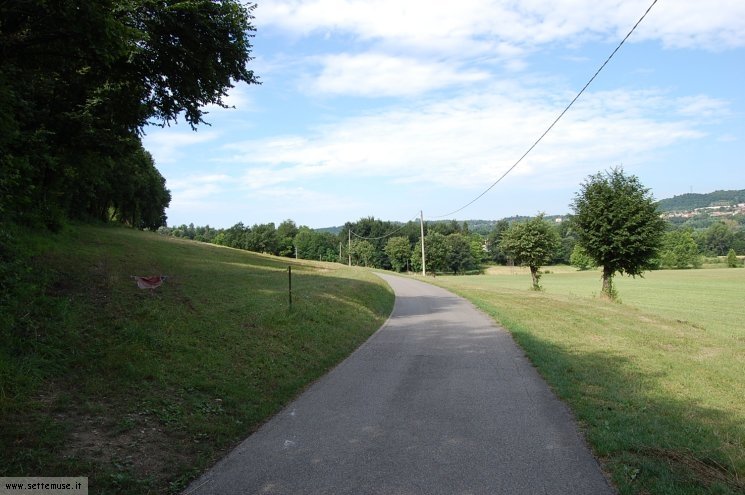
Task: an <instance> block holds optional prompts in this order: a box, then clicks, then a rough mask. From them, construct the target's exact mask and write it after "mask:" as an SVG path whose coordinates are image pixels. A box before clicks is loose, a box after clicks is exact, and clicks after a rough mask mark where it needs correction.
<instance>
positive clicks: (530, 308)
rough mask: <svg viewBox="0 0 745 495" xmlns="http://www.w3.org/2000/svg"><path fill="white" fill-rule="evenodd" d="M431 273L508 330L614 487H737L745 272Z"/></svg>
mask: <svg viewBox="0 0 745 495" xmlns="http://www.w3.org/2000/svg"><path fill="white" fill-rule="evenodd" d="M549 271H551V273H549V274H547V275H545V277H544V279H543V282H544V284H543V285H544V288H545V291H544V292H538V293H537V292H533V291H530V290H528V289H529V285H530V279H529V276H527V275H521V274H520V271H519V270H510V269H509V268H506V269H501V270H492V272H491V273H492V274H491V275H483V276H475V277H438V278H437V279H436V283H437V284H438V285H442V286H444V287H446V288H448V289H451V290H453V291H455V292H457V293H459V294H461V295H463V296H465V297H467V298H468V299H470V300H471V301H473V302H474V304H476V305H477V306H478V307H480V308H481V309H483V310H484V311H485V312H487V313H488V314H490V315H492V316H493V317H494V318H495V319H496V320H497V321H498V322H500V323H501V324H502V325H503V326H505V327H506V328H507V329H509V330H510V332H511V333H512V334H513V336H514V337H515V340H516V341H517V342H518V343H519V344H520V345H521V346H522V348H523V349H524V350H525V352H526V354H527V355H528V356H529V358H530V359H531V361H532V362H533V363H534V364H535V365H536V367H537V368H538V369H539V371H540V372H541V374H542V375H543V376H544V377H545V378H546V380H547V381H548V382H549V384H550V385H551V386H552V387H553V388H554V390H555V391H556V393H557V394H558V395H559V396H560V397H561V398H562V399H563V400H565V401H566V402H567V403H568V404H569V405H570V407H571V408H572V409H573V411H574V413H575V415H576V417H577V419H578V420H579V422H580V425H581V427H582V428H583V429H584V430H585V432H586V435H587V438H588V441H589V442H590V444H591V445H592V447H593V449H594V451H595V453H596V454H597V455H598V456H599V458H600V459H601V461H602V463H603V464H604V466H605V467H606V469H607V470H608V471H609V472H610V474H611V476H612V479H613V481H614V482H615V483H616V485H617V486H618V488H619V490H620V492H621V493H622V494H632V493H633V494H655V495H657V494H670V495H672V494H690V495H694V494H734V493H745V271H743V270H734V269H733V270H719V269H717V270H685V271H661V272H651V273H648V274H647V275H646V276H645V278H644V279H640V278H637V279H628V278H618V279H617V284H616V287H617V289H618V291H619V294H620V297H621V299H622V301H623V302H622V303H621V304H616V303H611V302H607V301H603V300H600V299H599V298H597V297H593V295H594V294H597V293H599V290H600V279H599V276H598V274H597V273H595V272H574V271H571V269H563V268H558V269H557V268H554V267H549Z"/></svg>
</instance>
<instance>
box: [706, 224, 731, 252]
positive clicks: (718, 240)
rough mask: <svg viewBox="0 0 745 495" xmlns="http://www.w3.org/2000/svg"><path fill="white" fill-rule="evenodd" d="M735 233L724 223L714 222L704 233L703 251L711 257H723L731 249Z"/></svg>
mask: <svg viewBox="0 0 745 495" xmlns="http://www.w3.org/2000/svg"><path fill="white" fill-rule="evenodd" d="M734 241H735V233H734V232H733V230H732V229H731V228H730V227H729V226H728V225H727V224H726V223H724V222H721V221H720V222H716V223H714V224H712V225H711V227H709V228H708V229H706V232H704V236H703V242H704V250H705V251H706V252H707V253H708V254H710V255H712V256H725V255H726V254H727V251H729V249H730V248H732V244H733V243H734Z"/></svg>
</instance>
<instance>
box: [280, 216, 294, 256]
mask: <svg viewBox="0 0 745 495" xmlns="http://www.w3.org/2000/svg"><path fill="white" fill-rule="evenodd" d="M297 232H298V229H297V225H295V222H293V221H292V220H289V219H288V220H285V221H284V222H282V223H280V224H279V226H278V227H277V243H278V254H279V255H280V256H288V257H290V258H292V257H294V256H295V246H294V242H295V236H296V235H297Z"/></svg>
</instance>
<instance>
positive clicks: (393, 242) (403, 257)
mask: <svg viewBox="0 0 745 495" xmlns="http://www.w3.org/2000/svg"><path fill="white" fill-rule="evenodd" d="M385 254H386V255H388V260H390V262H391V267H393V269H394V270H395V271H397V272H402V271H404V269H405V268H406V267H407V265H408V262H409V259H410V258H411V244H409V239H408V238H406V237H391V238H390V239H388V242H387V243H386V245H385Z"/></svg>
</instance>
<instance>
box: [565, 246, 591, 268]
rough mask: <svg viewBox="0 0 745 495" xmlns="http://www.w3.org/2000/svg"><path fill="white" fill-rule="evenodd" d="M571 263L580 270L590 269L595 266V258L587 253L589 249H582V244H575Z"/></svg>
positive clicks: (570, 259) (570, 258)
mask: <svg viewBox="0 0 745 495" xmlns="http://www.w3.org/2000/svg"><path fill="white" fill-rule="evenodd" d="M569 264H571V265H572V266H573V267H576V268H577V269H579V270H589V269H590V268H592V267H594V266H595V260H593V259H592V258H591V257H590V255H588V254H587V251H585V250H584V249H582V246H580V245H579V244H575V245H574V249H572V254H571V256H569Z"/></svg>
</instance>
